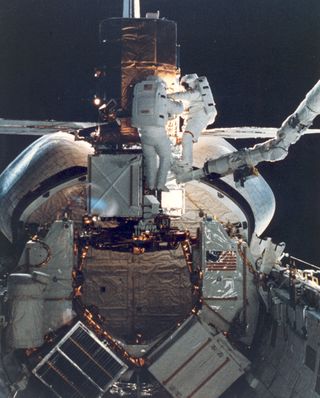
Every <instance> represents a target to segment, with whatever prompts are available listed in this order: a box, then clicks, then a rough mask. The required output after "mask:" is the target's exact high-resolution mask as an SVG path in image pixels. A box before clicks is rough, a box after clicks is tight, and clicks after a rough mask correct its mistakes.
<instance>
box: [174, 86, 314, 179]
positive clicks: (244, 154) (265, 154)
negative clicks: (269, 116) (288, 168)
mask: <svg viewBox="0 0 320 398" xmlns="http://www.w3.org/2000/svg"><path fill="white" fill-rule="evenodd" d="M319 114H320V80H319V81H318V82H317V84H316V85H315V86H314V87H313V88H312V89H311V90H310V91H309V93H308V94H307V95H306V97H305V99H304V100H303V101H302V102H301V104H300V105H299V106H298V108H297V109H296V110H295V112H294V113H293V114H292V115H290V116H289V117H288V118H287V119H286V120H285V121H284V122H283V124H282V126H281V127H280V129H279V130H278V132H277V136H276V138H273V139H270V140H268V141H266V142H263V143H261V144H257V145H255V146H254V147H252V148H248V149H241V150H239V151H236V152H232V153H230V154H227V155H224V156H221V157H220V158H218V159H215V160H208V161H207V162H206V163H205V164H204V167H203V168H202V169H199V170H195V171H193V172H191V173H190V172H188V173H182V174H180V175H178V176H177V181H178V182H179V183H182V182H187V181H191V180H199V179H200V178H202V177H205V176H206V175H209V174H212V173H215V174H217V175H219V176H225V175H227V174H231V173H234V172H236V171H238V170H241V169H242V168H243V169H250V168H251V169H253V168H254V166H255V165H257V164H258V163H260V162H264V161H267V162H276V161H278V160H282V159H284V158H285V157H286V156H287V154H288V150H289V147H290V145H292V144H295V143H296V142H297V141H298V140H299V139H300V137H301V136H302V135H303V133H304V132H305V131H306V130H307V128H308V127H310V126H311V125H312V122H313V120H314V119H315V117H316V116H318V115H319Z"/></svg>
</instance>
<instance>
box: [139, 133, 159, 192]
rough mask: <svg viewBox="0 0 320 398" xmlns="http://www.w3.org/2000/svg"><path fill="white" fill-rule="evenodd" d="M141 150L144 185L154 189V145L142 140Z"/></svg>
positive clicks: (156, 166)
mask: <svg viewBox="0 0 320 398" xmlns="http://www.w3.org/2000/svg"><path fill="white" fill-rule="evenodd" d="M142 152H143V159H144V175H145V178H146V185H147V187H148V188H149V189H155V187H156V179H157V170H158V162H157V153H156V150H155V147H154V146H153V145H149V144H147V143H145V142H143V140H142Z"/></svg>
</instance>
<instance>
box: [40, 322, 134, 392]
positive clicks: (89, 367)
mask: <svg viewBox="0 0 320 398" xmlns="http://www.w3.org/2000/svg"><path fill="white" fill-rule="evenodd" d="M127 369H128V366H127V365H126V364H124V363H123V362H122V361H121V360H120V359H119V358H118V357H117V356H116V355H115V354H114V353H113V352H112V351H111V350H110V349H109V348H108V347H106V346H105V345H104V344H103V343H102V342H101V341H100V340H99V339H98V338H97V337H96V336H95V335H94V333H92V332H91V331H90V330H89V329H88V328H87V327H86V326H85V325H84V324H83V323H81V322H78V323H77V324H76V325H75V326H74V327H73V328H72V329H71V330H70V331H69V332H68V333H67V334H66V335H65V336H64V338H63V339H62V340H61V341H60V342H59V343H58V344H57V345H56V346H55V347H54V349H53V350H51V351H50V352H49V354H48V355H47V356H45V357H44V358H43V359H42V361H41V362H40V363H39V364H38V365H37V366H36V367H35V368H34V369H33V373H34V374H35V376H37V377H38V378H39V379H40V380H41V381H42V382H43V383H44V384H45V385H46V386H48V387H49V388H50V390H51V391H52V392H54V393H55V395H56V396H57V397H60V398H87V397H90V398H98V397H102V396H103V394H104V393H105V392H106V391H107V390H108V389H109V388H110V387H111V385H112V384H113V383H114V382H115V381H117V380H118V379H119V378H120V376H121V375H122V374H123V373H124V372H125V371H126V370H127Z"/></svg>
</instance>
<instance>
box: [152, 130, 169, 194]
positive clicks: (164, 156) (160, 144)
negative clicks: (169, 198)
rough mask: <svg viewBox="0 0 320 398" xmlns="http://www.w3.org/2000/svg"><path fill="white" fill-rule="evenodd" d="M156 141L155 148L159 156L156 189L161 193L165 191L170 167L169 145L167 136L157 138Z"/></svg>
mask: <svg viewBox="0 0 320 398" xmlns="http://www.w3.org/2000/svg"><path fill="white" fill-rule="evenodd" d="M156 141H157V142H156V143H155V148H156V151H157V154H158V156H159V169H158V174H157V184H156V188H157V190H159V191H163V190H164V189H165V185H166V182H167V175H168V172H169V170H170V166H171V145H170V140H169V138H168V137H167V136H160V137H157V140H156Z"/></svg>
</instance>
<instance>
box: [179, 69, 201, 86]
mask: <svg viewBox="0 0 320 398" xmlns="http://www.w3.org/2000/svg"><path fill="white" fill-rule="evenodd" d="M197 80H198V75H197V74H196V73H191V74H189V75H184V76H182V78H181V81H180V84H181V86H183V87H185V88H186V89H188V88H191V89H194V88H195V86H196V81H197Z"/></svg>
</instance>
